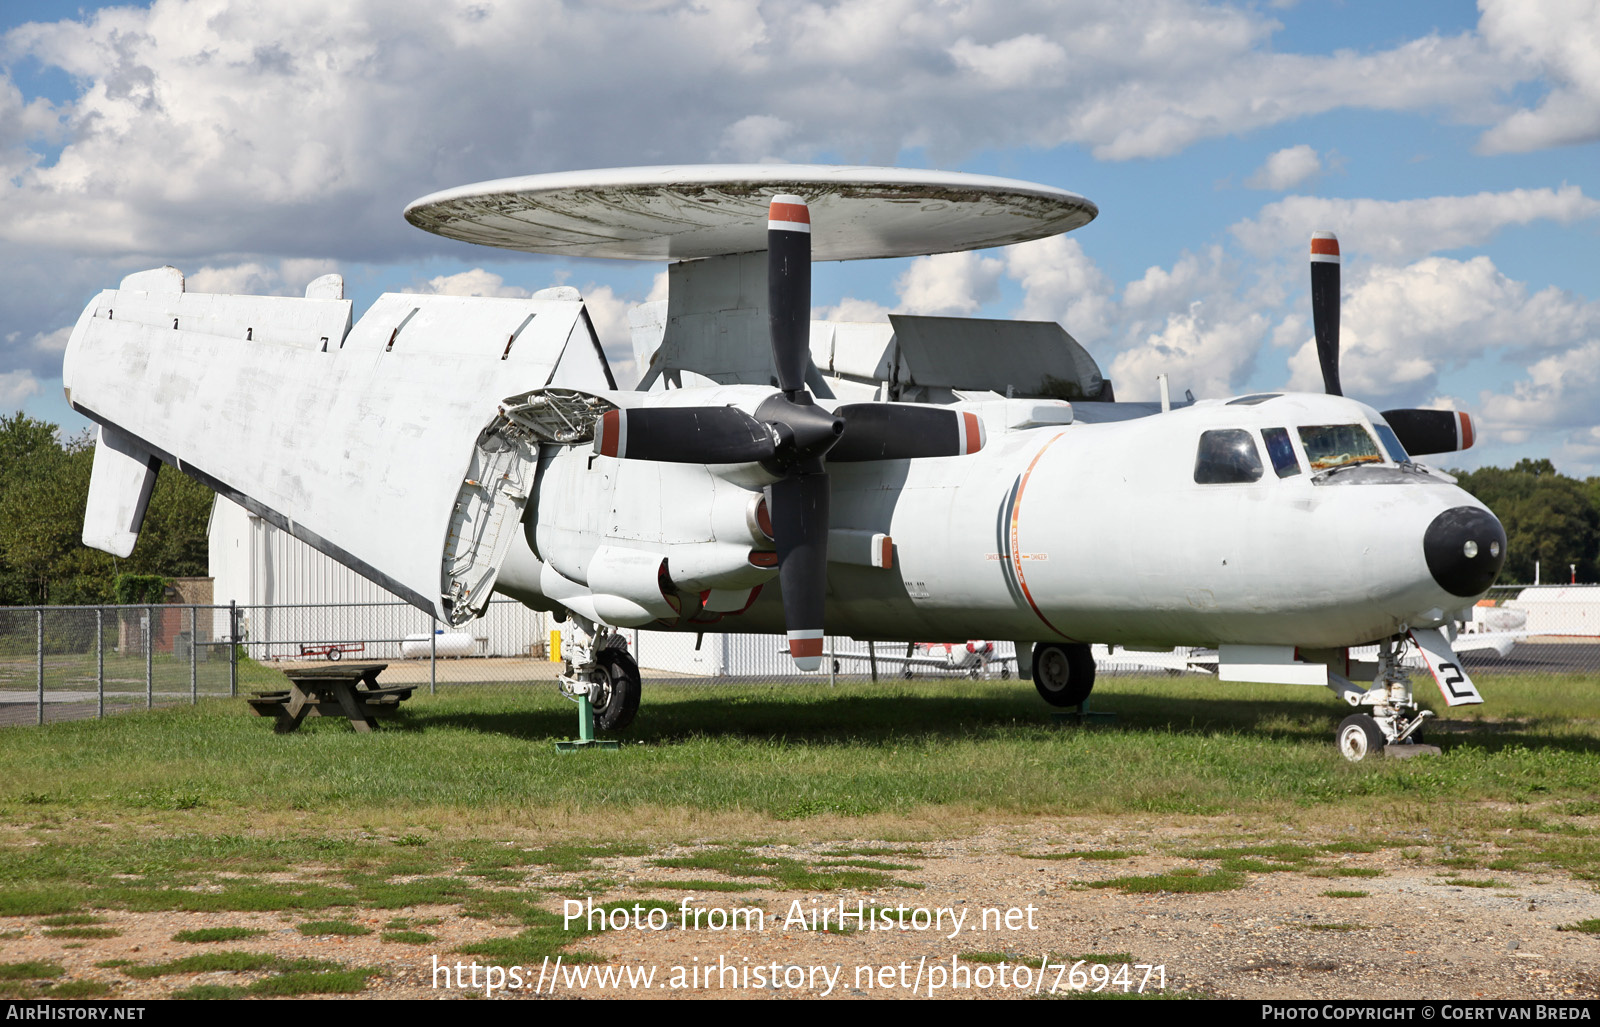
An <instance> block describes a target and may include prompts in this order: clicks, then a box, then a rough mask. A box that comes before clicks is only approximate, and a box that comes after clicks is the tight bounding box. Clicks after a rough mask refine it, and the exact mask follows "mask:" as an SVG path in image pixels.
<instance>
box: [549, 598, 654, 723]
mask: <svg viewBox="0 0 1600 1027" xmlns="http://www.w3.org/2000/svg"><path fill="white" fill-rule="evenodd" d="M561 655H562V658H563V660H564V663H565V666H564V667H563V668H562V673H561V676H560V678H559V679H558V680H559V687H560V689H561V694H562V695H564V696H566V697H567V698H568V699H571V700H572V701H573V702H575V703H577V704H578V737H577V738H576V739H574V740H572V741H568V742H557V743H556V748H558V749H561V750H562V751H571V750H573V749H579V748H589V747H595V748H602V749H615V748H616V747H617V743H616V742H614V741H602V740H599V739H596V738H595V737H594V733H595V730H596V729H598V730H601V731H620V730H622V729H623V728H625V727H627V726H628V725H629V724H631V723H633V717H634V714H636V713H638V712H639V690H640V689H639V665H638V664H637V663H635V662H634V660H633V657H631V656H629V655H628V643H627V640H626V639H625V638H623V637H622V634H621V633H620V632H617V631H614V630H612V629H611V628H608V627H606V626H605V625H603V624H590V623H589V622H588V621H583V620H580V619H579V618H578V617H576V616H569V617H568V619H567V622H566V623H565V624H563V625H562V627H561Z"/></svg>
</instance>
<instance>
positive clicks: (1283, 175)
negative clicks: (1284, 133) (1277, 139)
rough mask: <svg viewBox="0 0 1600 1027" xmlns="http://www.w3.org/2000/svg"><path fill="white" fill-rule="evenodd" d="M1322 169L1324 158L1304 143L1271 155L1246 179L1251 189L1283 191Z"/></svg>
mask: <svg viewBox="0 0 1600 1027" xmlns="http://www.w3.org/2000/svg"><path fill="white" fill-rule="evenodd" d="M1321 170H1322V158H1321V157H1319V156H1317V151H1316V150H1313V149H1312V148H1311V147H1309V146H1307V145H1306V144H1304V143H1301V144H1300V145H1299V146H1291V147H1289V148H1287V149H1284V150H1279V151H1277V152H1276V153H1274V154H1272V155H1271V156H1269V157H1268V158H1267V160H1266V162H1265V163H1264V164H1262V165H1261V166H1260V167H1259V168H1257V169H1256V170H1255V171H1254V173H1252V174H1251V175H1250V177H1249V178H1247V179H1245V180H1244V184H1245V186H1246V187H1248V188H1250V189H1271V190H1273V191H1275V192H1282V191H1284V190H1285V189H1293V188H1294V187H1295V186H1297V185H1299V184H1300V183H1301V182H1304V181H1305V180H1306V179H1308V178H1311V177H1313V176H1314V175H1316V174H1317V173H1318V172H1320V171H1321Z"/></svg>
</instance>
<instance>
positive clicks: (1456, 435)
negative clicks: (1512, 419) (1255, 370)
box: [1311, 232, 1476, 456]
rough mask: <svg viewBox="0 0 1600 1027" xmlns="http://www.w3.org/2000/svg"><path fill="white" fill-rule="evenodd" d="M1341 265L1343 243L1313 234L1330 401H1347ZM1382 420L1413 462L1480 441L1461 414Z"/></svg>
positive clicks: (1396, 415)
mask: <svg viewBox="0 0 1600 1027" xmlns="http://www.w3.org/2000/svg"><path fill="white" fill-rule="evenodd" d="M1339 264H1340V260H1339V237H1338V236H1336V235H1334V234H1333V233H1332V232H1313V233H1312V235H1311V320H1312V323H1313V325H1314V326H1315V329H1316V337H1317V361H1318V363H1320V364H1321V365H1322V384H1323V390H1324V391H1325V392H1327V394H1328V395H1330V396H1342V395H1344V392H1343V391H1342V390H1341V388H1340V385H1339ZM1383 419H1384V420H1385V421H1388V422H1389V427H1390V428H1392V429H1394V434H1395V437H1396V438H1398V439H1399V440H1400V445H1401V446H1403V447H1405V451H1406V453H1407V455H1410V456H1428V455H1430V454H1433V453H1453V452H1456V451H1457V450H1462V449H1470V448H1471V447H1472V443H1473V442H1474V441H1476V432H1475V431H1474V429H1473V425H1472V417H1471V416H1470V415H1468V414H1465V413H1462V412H1460V411H1456V410H1422V409H1414V408H1401V409H1398V410H1385V411H1384V412H1383Z"/></svg>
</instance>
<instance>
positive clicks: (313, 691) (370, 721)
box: [248, 663, 416, 735]
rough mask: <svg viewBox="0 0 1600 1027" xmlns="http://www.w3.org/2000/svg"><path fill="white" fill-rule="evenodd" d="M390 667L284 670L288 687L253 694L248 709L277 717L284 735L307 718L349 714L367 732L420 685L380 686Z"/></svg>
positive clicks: (276, 727) (352, 665)
mask: <svg viewBox="0 0 1600 1027" xmlns="http://www.w3.org/2000/svg"><path fill="white" fill-rule="evenodd" d="M388 666H389V665H388V664H387V663H345V664H341V665H339V666H337V667H306V668H302V669H297V670H286V671H284V672H283V673H284V675H285V676H286V677H288V679H289V687H288V689H287V690H283V691H273V692H257V693H255V696H254V698H252V699H250V700H248V701H249V703H250V709H251V711H252V712H254V713H255V715H256V716H258V717H276V718H277V723H276V724H274V725H273V727H272V730H273V731H275V732H277V733H278V734H280V735H282V734H288V733H289V732H290V731H293V730H295V729H296V728H298V727H299V726H300V722H301V721H303V720H305V719H306V718H307V717H346V718H348V719H349V721H350V726H351V727H353V728H355V729H356V731H358V732H360V733H362V734H366V733H368V732H370V731H372V730H373V729H375V728H376V727H377V726H378V718H379V717H384V716H390V715H392V714H393V713H394V712H395V710H396V709H397V708H398V707H399V705H400V703H401V702H403V701H404V700H406V699H409V698H411V693H412V692H413V691H414V690H415V689H416V686H415V685H393V686H390V687H384V686H382V685H379V684H378V675H379V674H380V673H382V672H383V671H384V670H385V669H386V668H387V667H388Z"/></svg>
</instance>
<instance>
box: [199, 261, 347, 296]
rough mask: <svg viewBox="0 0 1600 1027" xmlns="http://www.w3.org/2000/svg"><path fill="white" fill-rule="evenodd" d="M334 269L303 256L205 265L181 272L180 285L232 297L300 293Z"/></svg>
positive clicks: (334, 266)
mask: <svg viewBox="0 0 1600 1027" xmlns="http://www.w3.org/2000/svg"><path fill="white" fill-rule="evenodd" d="M338 270H339V268H338V265H337V264H335V263H334V262H333V261H331V260H307V259H298V260H280V261H278V262H276V263H275V264H265V263H262V262H260V261H246V262H244V263H242V264H228V265H223V266H222V267H212V266H209V265H208V266H205V267H202V268H200V269H199V270H198V271H193V272H190V273H189V274H187V275H185V276H184V288H185V289H186V290H188V291H189V292H210V293H221V294H223V295H235V296H300V295H303V294H304V292H305V288H306V286H307V285H309V284H311V282H312V280H314V279H317V278H320V277H322V276H323V275H326V274H331V273H333V272H336V271H338Z"/></svg>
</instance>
